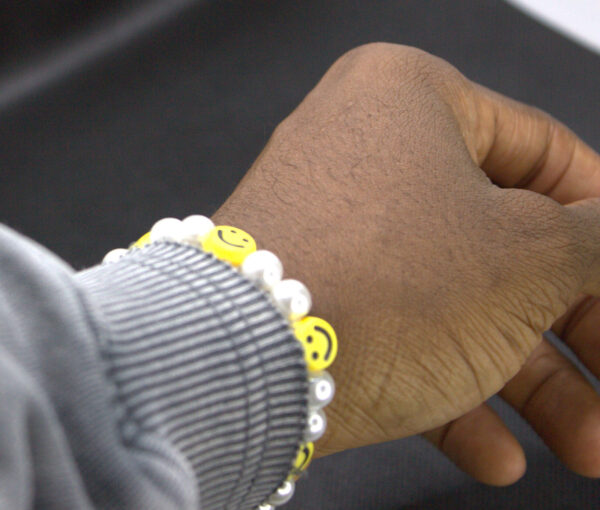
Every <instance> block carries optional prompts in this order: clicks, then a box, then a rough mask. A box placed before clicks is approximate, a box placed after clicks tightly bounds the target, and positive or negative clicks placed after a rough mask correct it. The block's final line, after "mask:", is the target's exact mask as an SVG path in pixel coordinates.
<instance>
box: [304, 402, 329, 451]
mask: <svg viewBox="0 0 600 510" xmlns="http://www.w3.org/2000/svg"><path fill="white" fill-rule="evenodd" d="M326 428H327V418H326V417H325V413H324V412H323V411H322V410H321V409H319V410H318V411H313V412H311V413H310V414H309V415H308V425H307V427H306V429H304V442H305V443H314V442H315V441H317V440H318V439H320V438H321V437H322V436H323V434H325V429H326Z"/></svg>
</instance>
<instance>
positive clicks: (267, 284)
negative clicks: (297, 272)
mask: <svg viewBox="0 0 600 510" xmlns="http://www.w3.org/2000/svg"><path fill="white" fill-rule="evenodd" d="M240 271H241V272H242V274H243V275H245V276H246V277H248V278H249V279H250V280H252V281H253V282H255V283H256V284H258V285H259V286H261V287H262V288H264V289H266V290H268V289H270V288H272V287H273V285H275V284H276V283H279V282H280V281H281V277H282V276H283V266H282V265H281V261H280V260H279V259H278V258H277V255H275V254H274V253H271V252H270V251H268V250H258V251H255V252H254V253H251V254H250V255H248V256H247V257H246V258H245V259H244V262H242V265H241V267H240Z"/></svg>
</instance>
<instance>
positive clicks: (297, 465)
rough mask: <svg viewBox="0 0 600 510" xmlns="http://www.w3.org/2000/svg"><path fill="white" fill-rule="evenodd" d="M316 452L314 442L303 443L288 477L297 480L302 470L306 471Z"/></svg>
mask: <svg viewBox="0 0 600 510" xmlns="http://www.w3.org/2000/svg"><path fill="white" fill-rule="evenodd" d="M314 453H315V445H314V443H305V444H301V445H300V448H299V449H298V455H296V459H295V460H294V463H293V464H292V472H291V473H290V476H289V477H288V479H292V480H297V479H298V477H299V476H300V475H301V474H302V471H305V470H306V468H307V467H308V465H309V464H310V461H311V460H312V458H313V454H314Z"/></svg>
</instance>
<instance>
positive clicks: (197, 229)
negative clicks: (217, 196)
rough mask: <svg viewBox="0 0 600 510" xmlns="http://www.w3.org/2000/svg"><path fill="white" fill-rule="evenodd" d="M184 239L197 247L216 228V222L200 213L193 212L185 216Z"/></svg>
mask: <svg viewBox="0 0 600 510" xmlns="http://www.w3.org/2000/svg"><path fill="white" fill-rule="evenodd" d="M181 223H183V239H182V241H183V242H184V243H188V244H191V245H194V246H197V247H200V246H201V245H202V241H203V240H204V239H205V238H206V236H207V235H208V233H209V232H210V231H211V230H212V229H213V228H215V224H214V223H213V222H212V220H211V219H210V218H207V217H206V216H202V215H200V214H193V215H192V216H188V217H187V218H184V219H183V221H182V222H181Z"/></svg>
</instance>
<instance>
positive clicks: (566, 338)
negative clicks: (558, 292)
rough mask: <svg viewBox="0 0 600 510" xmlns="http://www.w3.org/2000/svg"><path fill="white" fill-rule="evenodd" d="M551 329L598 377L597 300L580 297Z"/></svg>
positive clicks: (599, 318) (599, 336) (599, 315)
mask: <svg viewBox="0 0 600 510" xmlns="http://www.w3.org/2000/svg"><path fill="white" fill-rule="evenodd" d="M551 329H552V331H553V332H554V333H555V334H556V335H557V336H558V337H559V338H560V339H561V340H562V341H563V342H565V343H566V344H567V345H568V346H569V347H570V348H571V350H572V351H573V352H574V353H575V354H576V355H577V357H578V358H579V360H580V361H581V362H582V363H583V364H584V365H585V366H586V367H587V368H588V369H589V370H590V371H591V372H592V373H593V374H594V375H595V376H596V377H598V376H600V299H599V298H597V297H593V296H586V295H582V296H580V297H579V298H578V299H577V300H576V301H575V303H573V305H572V306H571V307H570V308H569V309H568V310H567V312H566V313H565V314H564V315H563V316H562V317H561V318H559V319H558V320H557V321H556V322H555V323H554V324H553V325H552V328H551Z"/></svg>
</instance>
